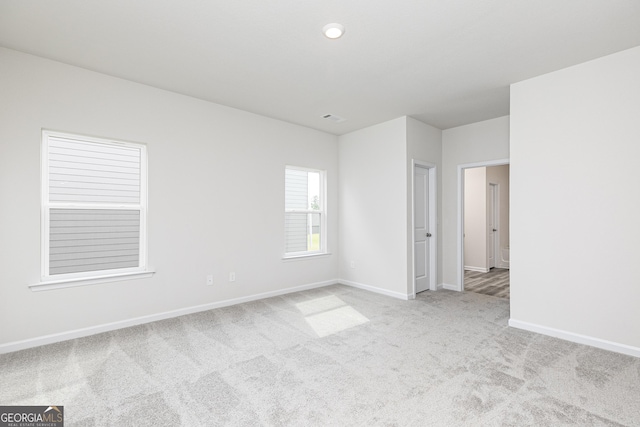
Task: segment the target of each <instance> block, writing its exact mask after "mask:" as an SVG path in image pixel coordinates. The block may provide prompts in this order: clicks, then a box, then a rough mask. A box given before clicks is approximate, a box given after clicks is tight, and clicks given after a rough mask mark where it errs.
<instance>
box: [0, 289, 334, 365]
mask: <svg viewBox="0 0 640 427" xmlns="http://www.w3.org/2000/svg"><path fill="white" fill-rule="evenodd" d="M338 283H341V282H339V281H338V280H327V281H324V282H317V283H310V284H307V285H301V286H294V287H292V288H286V289H278V290H275V291H269V292H263V293H260V294H255V295H248V296H245V297H240V298H232V299H228V300H223V301H216V302H212V303H208V304H202V305H196V306H192V307H185V308H180V309H177V310H171V311H165V312H163V313H157V314H150V315H147V316H140V317H135V318H133V319H126V320H119V321H117V322H111V323H105V324H102V325H97V326H90V327H88V328H81V329H75V330H72V331H67V332H60V333H57V334H51V335H44V336H41V337H36V338H30V339H27V340H22V341H14V342H9V343H6V344H0V354H3V353H11V352H13V351H18V350H24V349H26V348H32V347H39V346H41V345H45V344H53V343H57V342H62V341H67V340H71V339H75V338H82V337H86V336H89V335H95V334H100V333H103V332H109V331H115V330H116V329H122V328H128V327H131V326H136V325H142V324H144V323H150V322H155V321H157V320H165V319H171V318H173V317H179V316H184V315H186V314H192V313H198V312H201V311H207V310H212V309H214V308H221V307H228V306H230V305H236V304H242V303H245V302H250V301H255V300H259V299H264V298H270V297H275V296H279V295H285V294H290V293H293V292H300V291H306V290H309V289H315V288H321V287H324V286H329V285H335V284H338Z"/></svg>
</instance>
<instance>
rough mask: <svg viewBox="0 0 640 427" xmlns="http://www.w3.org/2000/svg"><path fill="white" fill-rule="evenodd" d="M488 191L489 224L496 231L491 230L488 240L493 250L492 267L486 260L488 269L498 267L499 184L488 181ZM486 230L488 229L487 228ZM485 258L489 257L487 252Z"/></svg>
mask: <svg viewBox="0 0 640 427" xmlns="http://www.w3.org/2000/svg"><path fill="white" fill-rule="evenodd" d="M489 193H490V194H491V195H490V197H489V200H490V202H489V203H490V204H491V208H490V209H489V211H490V212H491V224H492V228H493V229H494V230H496V231H491V233H493V240H492V241H491V242H490V246H491V251H493V267H491V263H490V262H489V260H487V266H488V267H489V269H491V268H494V267H495V268H498V267H499V263H498V252H500V250H499V249H500V184H499V183H495V182H489ZM487 231H488V230H487ZM487 258H489V253H488V254H487Z"/></svg>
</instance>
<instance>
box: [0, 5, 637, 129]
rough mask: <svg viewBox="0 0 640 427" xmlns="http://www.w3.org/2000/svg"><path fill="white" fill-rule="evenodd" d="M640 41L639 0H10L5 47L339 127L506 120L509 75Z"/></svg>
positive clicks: (3, 15) (0, 27) (3, 25)
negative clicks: (335, 30) (332, 29)
mask: <svg viewBox="0 0 640 427" xmlns="http://www.w3.org/2000/svg"><path fill="white" fill-rule="evenodd" d="M330 22H339V23H341V24H343V25H344V26H345V28H346V32H345V35H344V36H343V37H342V38H341V39H338V40H329V39H327V38H325V37H324V36H323V35H322V34H321V29H322V27H323V26H324V25H325V24H327V23H330ZM638 45H640V0H395V1H390V0H271V1H267V0H224V1H223V0H134V1H132V0H0V46H4V47H8V48H11V49H16V50H20V51H23V52H27V53H32V54H35V55H39V56H42V57H46V58H50V59H54V60H57V61H61V62H64V63H67V64H72V65H76V66H79V67H83V68H87V69H90V70H94V71H98V72H101V73H105V74H109V75H112V76H116V77H121V78H124V79H128V80H132V81H135V82H139V83H144V84H147V85H151V86H155V87H158V88H162V89H166V90H170V91H173V92H178V93H182V94H185V95H190V96H194V97H196V98H201V99H204V100H208V101H212V102H216V103H219V104H223V105H228V106H231V107H236V108H240V109H243V110H247V111H251V112H254V113H258V114H262V115H265V116H269V117H273V118H277V119H281V120H285V121H288V122H292V123H297V124H300V125H303V126H308V127H311V128H315V129H319V130H323V131H326V132H330V133H333V134H338V135H340V134H343V133H346V132H350V131H353V130H356V129H360V128H363V127H366V126H370V125H373V124H376V123H380V122H383V121H386V120H390V119H393V118H396V117H399V116H404V115H409V116H412V117H415V118H417V119H419V120H421V121H423V122H425V123H429V124H431V125H433V126H436V127H438V128H441V129H446V128H450V127H454V126H459V125H463V124H467V123H473V122H476V121H480V120H485V119H490V118H494V117H499V116H503V115H506V114H508V113H509V84H511V83H514V82H517V81H520V80H524V79H527V78H530V77H534V76H537V75H540V74H544V73H548V72H551V71H554V70H558V69H561V68H565V67H567V66H570V65H574V64H578V63H581V62H584V61H587V60H590V59H594V58H597V57H600V56H603V55H607V54H610V53H614V52H618V51H620V50H624V49H628V48H631V47H634V46H638ZM0 65H1V64H0ZM327 113H331V114H335V115H338V116H341V117H344V118H346V119H347V120H346V121H344V122H342V123H334V122H332V121H329V120H325V119H322V118H321V116H322V115H324V114H327Z"/></svg>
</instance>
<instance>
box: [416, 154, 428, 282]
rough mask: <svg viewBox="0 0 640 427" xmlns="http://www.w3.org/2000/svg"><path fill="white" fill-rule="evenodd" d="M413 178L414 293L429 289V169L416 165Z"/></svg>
mask: <svg viewBox="0 0 640 427" xmlns="http://www.w3.org/2000/svg"><path fill="white" fill-rule="evenodd" d="M413 174H414V177H413V178H414V179H413V182H414V184H413V191H414V194H413V200H414V221H413V224H414V240H413V241H414V245H415V246H414V250H413V253H414V257H415V261H414V263H415V264H414V265H415V286H416V293H418V292H422V291H426V290H427V289H429V238H430V237H431V233H430V231H429V169H426V168H423V167H419V166H416V167H415V168H414V172H413Z"/></svg>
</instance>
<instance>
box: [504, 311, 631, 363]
mask: <svg viewBox="0 0 640 427" xmlns="http://www.w3.org/2000/svg"><path fill="white" fill-rule="evenodd" d="M509 326H511V327H512V328H517V329H523V330H525V331H529V332H535V333H538V334H542V335H547V336H550V337H555V338H560V339H563V340H565V341H571V342H575V343H578V344H584V345H589V346H591V347H596V348H601V349H603V350H609V351H614V352H616V353H622V354H626V355H629V356H634V357H640V347H633V346H630V345H626V344H620V343H617V342H613V341H607V340H603V339H600V338H594V337H590V336H588V335H581V334H576V333H573V332H568V331H563V330H560V329H555V328H549V327H547V326H541V325H536V324H534V323H529V322H523V321H521V320H515V319H509Z"/></svg>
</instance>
